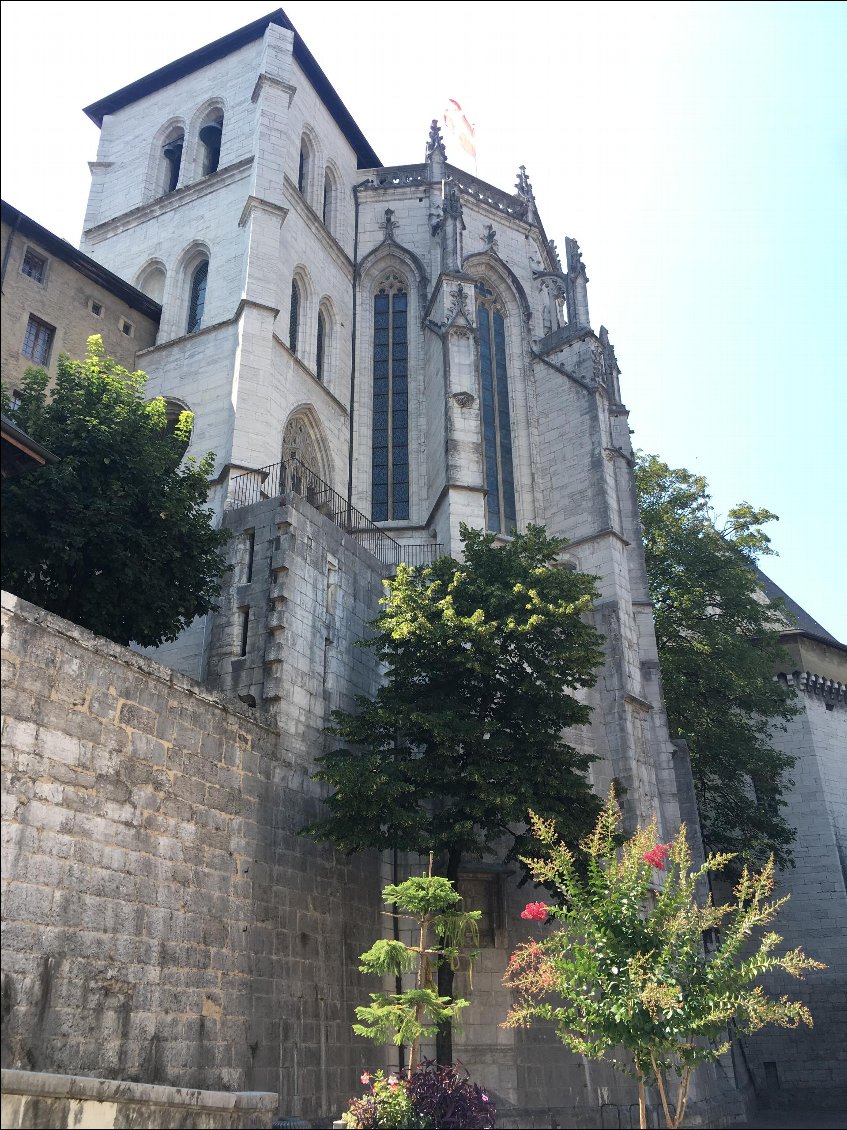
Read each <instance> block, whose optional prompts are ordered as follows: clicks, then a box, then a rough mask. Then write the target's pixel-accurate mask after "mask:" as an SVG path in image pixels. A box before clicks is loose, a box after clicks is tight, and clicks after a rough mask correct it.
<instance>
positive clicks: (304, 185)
mask: <svg viewBox="0 0 847 1130" xmlns="http://www.w3.org/2000/svg"><path fill="white" fill-rule="evenodd" d="M311 176H312V148H311V146H310V145H309V142H308V140H307V138H306V137H305V136H303V137H302V138H301V139H300V162H299V164H298V166H297V188H298V190H299V191H300V192H301V193H302V194H303V195H304V196H305V197H308V195H309V182H310V180H311Z"/></svg>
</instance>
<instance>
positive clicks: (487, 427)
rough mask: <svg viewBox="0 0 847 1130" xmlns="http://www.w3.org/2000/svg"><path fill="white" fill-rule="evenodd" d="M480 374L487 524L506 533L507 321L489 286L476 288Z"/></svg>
mask: <svg viewBox="0 0 847 1130" xmlns="http://www.w3.org/2000/svg"><path fill="white" fill-rule="evenodd" d="M477 292H478V294H479V302H478V304H477V323H478V325H479V377H480V393H481V406H482V435H483V448H484V459H485V486H486V489H487V491H488V494H487V497H486V503H485V506H486V522H485V524H486V526H487V528H488V529H489V530H492V531H494V532H495V533H502V534H508V533H511V531H512V530H513V529H514V528H515V527H516V526H517V517H516V506H515V474H514V468H513V465H512V428H511V421H510V418H509V381H508V374H507V370H506V323H505V320H504V317H503V308H502V306H501V305H500V303H499V302H498V301H497V299H496V298H495V296H494V295H493V294H492V292H491V291H490V290H488V288H487V287H486V286H485V285H484V284H482V283H480V284H479V286H478V287H477Z"/></svg>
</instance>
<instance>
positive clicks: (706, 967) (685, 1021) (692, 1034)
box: [504, 794, 825, 1127]
mask: <svg viewBox="0 0 847 1130" xmlns="http://www.w3.org/2000/svg"><path fill="white" fill-rule="evenodd" d="M532 823H533V827H534V829H535V832H536V835H537V837H538V839H539V840H540V841H541V842H542V844H543V845H544V853H543V857H542V858H536V859H528V860H526V863H527V864H528V865H529V866H530V868H531V870H532V874H533V876H534V878H535V879H536V881H537V882H540V883H545V884H547V885H549V886H551V887H553V888H555V889H556V890H557V892H558V897H559V902H558V905H556V906H550V907H547V906H544V905H543V904H539V903H530V904H529V905H528V906H527V908H526V910H525V911H524V916H525V917H528V918H532V919H536V920H538V921H546V920H547V919H548V918H551V919H553V920H554V921H558V922H560V923H561V926H560V928H559V929H557V930H555V931H554V932H553V933H551V934H549V935H548V936H547V937H545V938H543V939H542V940H541V941H540V942H539V941H530V942H526V943H524V944H523V945H521V946H519V947H518V949H517V950H516V951H515V953H514V954H513V955H512V957H511V959H510V962H509V968H508V971H507V973H506V977H505V984H506V985H507V986H508V987H509V988H511V989H513V990H515V991H516V993H517V1000H516V1002H515V1004H514V1005H513V1006H512V1008H511V1010H510V1012H509V1015H508V1017H507V1019H506V1021H505V1023H504V1027H508V1028H522V1027H527V1026H528V1025H529V1024H531V1023H532V1021H534V1020H543V1021H548V1022H552V1023H553V1024H555V1026H556V1033H557V1035H558V1036H559V1038H560V1039H561V1040H562V1041H563V1043H565V1044H566V1045H567V1046H568V1047H569V1048H570V1049H571V1050H572V1051H574V1052H576V1053H577V1054H578V1055H584V1056H588V1057H590V1058H592V1059H600V1058H603V1057H604V1056H606V1055H607V1054H608V1053H609V1052H614V1051H615V1049H622V1050H623V1051H625V1052H626V1053H628V1055H627V1056H625V1057H624V1058H623V1059H622V1060H615V1059H613V1060H612V1062H613V1065H614V1066H615V1067H616V1068H618V1069H619V1070H621V1071H625V1072H628V1073H632V1074H635V1076H636V1078H637V1079H638V1102H639V1109H640V1114H641V1119H640V1121H641V1126H642V1127H646V1125H647V1117H646V1115H647V1111H646V1096H645V1088H646V1087H647V1086H648V1085H651V1084H654V1085H655V1086H656V1087H657V1088H658V1091H659V1097H660V1100H661V1103H662V1109H663V1111H664V1116H665V1125H667V1126H669V1127H678V1126H679V1125H680V1124H681V1122H682V1119H683V1117H684V1116H685V1106H686V1102H687V1098H688V1087H689V1083H690V1080H691V1074H692V1072H693V1071H694V1069H695V1068H696V1067H697V1065H698V1064H699V1063H703V1062H706V1061H708V1060H713V1059H717V1058H718V1057H719V1056H721V1055H722V1054H723V1053H724V1052H725V1051H726V1050H727V1049H728V1047H729V1035H728V1027H729V1025H730V1023H731V1022H734V1023H735V1024H736V1026H737V1027H738V1029H739V1030H740V1031H742V1032H755V1031H757V1030H758V1029H760V1028H762V1027H764V1026H765V1025H766V1024H777V1025H779V1026H781V1027H783V1028H796V1027H798V1025H799V1024H801V1023H805V1024H808V1025H811V1023H812V1018H811V1015H810V1014H809V1010H808V1009H807V1007H806V1006H805V1005H804V1004H802V1003H801V1002H799V1001H790V1000H789V999H788V998H787V997H782V998H780V999H779V1000H771V999H769V998H768V997H767V995H766V994H765V992H764V990H763V988H762V987H761V986H760V985H758V984H757V983H756V982H757V980H758V978H759V977H760V976H761V975H762V974H764V973H769V972H771V971H773V970H782V971H783V972H785V973H788V974H790V975H792V976H794V977H798V978H802V976H803V974H804V973H805V972H806V971H807V970H811V969H823V968H825V966H823V965H821V964H820V963H819V962H816V961H813V960H812V959H811V958H809V957H806V955H805V954H804V953H803V951H802V950H801V949H799V948H798V949H795V950H791V951H789V952H788V953H784V954H782V955H778V954H777V953H776V952H775V951H776V947H777V946H778V945H779V943H780V941H781V938H780V936H779V934H776V933H774V932H773V931H768V932H767V933H765V934H764V935H763V936H762V937H759V938H755V939H754V936H753V935H754V932H755V931H757V930H759V929H761V928H762V927H766V926H768V925H769V924H770V923H771V922H772V921H773V919H774V918H775V917H776V915H777V914H778V912H779V910H780V908H781V907H782V906H784V905H785V903H786V902H787V901H788V896H785V897H784V898H780V899H776V900H775V901H768V900H769V896H770V894H771V892H772V890H773V886H774V862H773V859H771V860H770V861H769V862H768V863H767V864H766V866H765V868H764V870H763V871H762V872H761V873H760V874H754V873H752V872H750V871H749V870H748V869H747V867H744V869H743V871H742V874H741V879H740V881H739V883H738V885H737V887H736V888H735V892H734V893H735V902H733V903H727V904H725V905H723V906H719V907H716V906H714V905H712V903H711V900H709V901H708V902H707V903H706V905H705V906H700V905H699V904H698V898H697V882H698V880H699V879H701V878H702V877H703V876H704V875H705V874H706V873H707V872H715V871H719V870H721V868H722V867H724V866H725V865H726V864H727V863H728V862H729V860H730V858H731V857H730V856H729V855H711V856H709V858H708V859H707V860H706V862H705V863H704V864H703V865H702V866H701V867H700V868H699V869H698V870H696V871H692V870H691V855H690V851H689V848H688V842H687V839H686V833H685V826H684V825H683V826H682V827H681V828H680V829H679V831H678V832H677V835H676V837H675V838H674V840H673V841H672V842H671V843H669V844H657V843H656V827H655V824H651V825H650V826H649V827H648V828H645V829H642V828H639V829H638V831H637V832H636V833H635V835H634V836H632V837H631V838H630V839H629V840H627V841H626V842H625V843H624V844H623V846H622V847H621V848H618V846H617V845H618V843H619V839H620V823H621V822H620V815H619V812H618V808H617V805H616V803H615V798H614V794H611V795H610V797H609V800H608V803H607V804H606V806H605V808H604V809H603V812H602V813H601V815H600V817H599V819H598V821H597V825H596V827H595V829H594V831H593V833H592V834H591V836H590V837H589V838H588V840H587V841H586V843H585V844H584V847H585V852H586V855H587V868H586V870H585V875H584V877H583V875H581V874H580V870H578V868H577V866H576V861H575V858H574V855H573V853H572V852H571V851H570V850H569V848H568V847H567V846H566V845H565V844H564V843H562V842H561V840H559V838H558V836H557V835H556V831H555V827H554V825H553V824H552V823H551V822H549V821H545V820H541V819H540V818H539V817H537V816H536V815H535V814H532ZM666 866H667V873H666V874H664V875H663V876H662V878H661V879H660V878H659V876H660V875H661V873H662V872H665V868H666ZM705 931H713V932H716V933H717V942H716V945H715V948H714V950H713V951H711V952H706V951H705V950H704V948H703V934H704V932H705ZM673 1076H676V1078H677V1079H678V1084H677V1093H676V1096H674V1095H673V1094H672V1091H671V1085H670V1081H671V1078H672V1077H673Z"/></svg>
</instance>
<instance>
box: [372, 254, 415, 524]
mask: <svg viewBox="0 0 847 1130" xmlns="http://www.w3.org/2000/svg"><path fill="white" fill-rule="evenodd" d="M373 329H374V338H373V438H372V444H373V447H372V457H371V469H372V484H373V485H372V492H371V517H372V518H373V520H374V521H375V522H389V521H402V520H404V519H407V518H408V517H409V385H408V381H409V296H408V294H407V292H406V289H405V287H404V286H403V283H402V282H401V281H400V279H399V278H397V276H396V275H391V276H389V277H388V278H386V279H384V280H383V282H382V284H381V285H380V288H379V290H378V292H377V293H376V294H375V295H374V321H373Z"/></svg>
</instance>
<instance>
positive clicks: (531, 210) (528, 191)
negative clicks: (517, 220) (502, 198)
mask: <svg viewBox="0 0 847 1130" xmlns="http://www.w3.org/2000/svg"><path fill="white" fill-rule="evenodd" d="M515 189H516V194H517V197H518V200H520V201H521V204H522V205H523V207H522V208H521V211H522V213H523V215H522V216H521V219H524V220H526V221H527V223H529V224H532V223H534V222H535V193H534V192H533V191H532V185H531V184H530V181H529V177H528V176H527V173H526V166H525V165H521V167H520V168H519V169H518V179H517V181H516V182H515Z"/></svg>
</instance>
